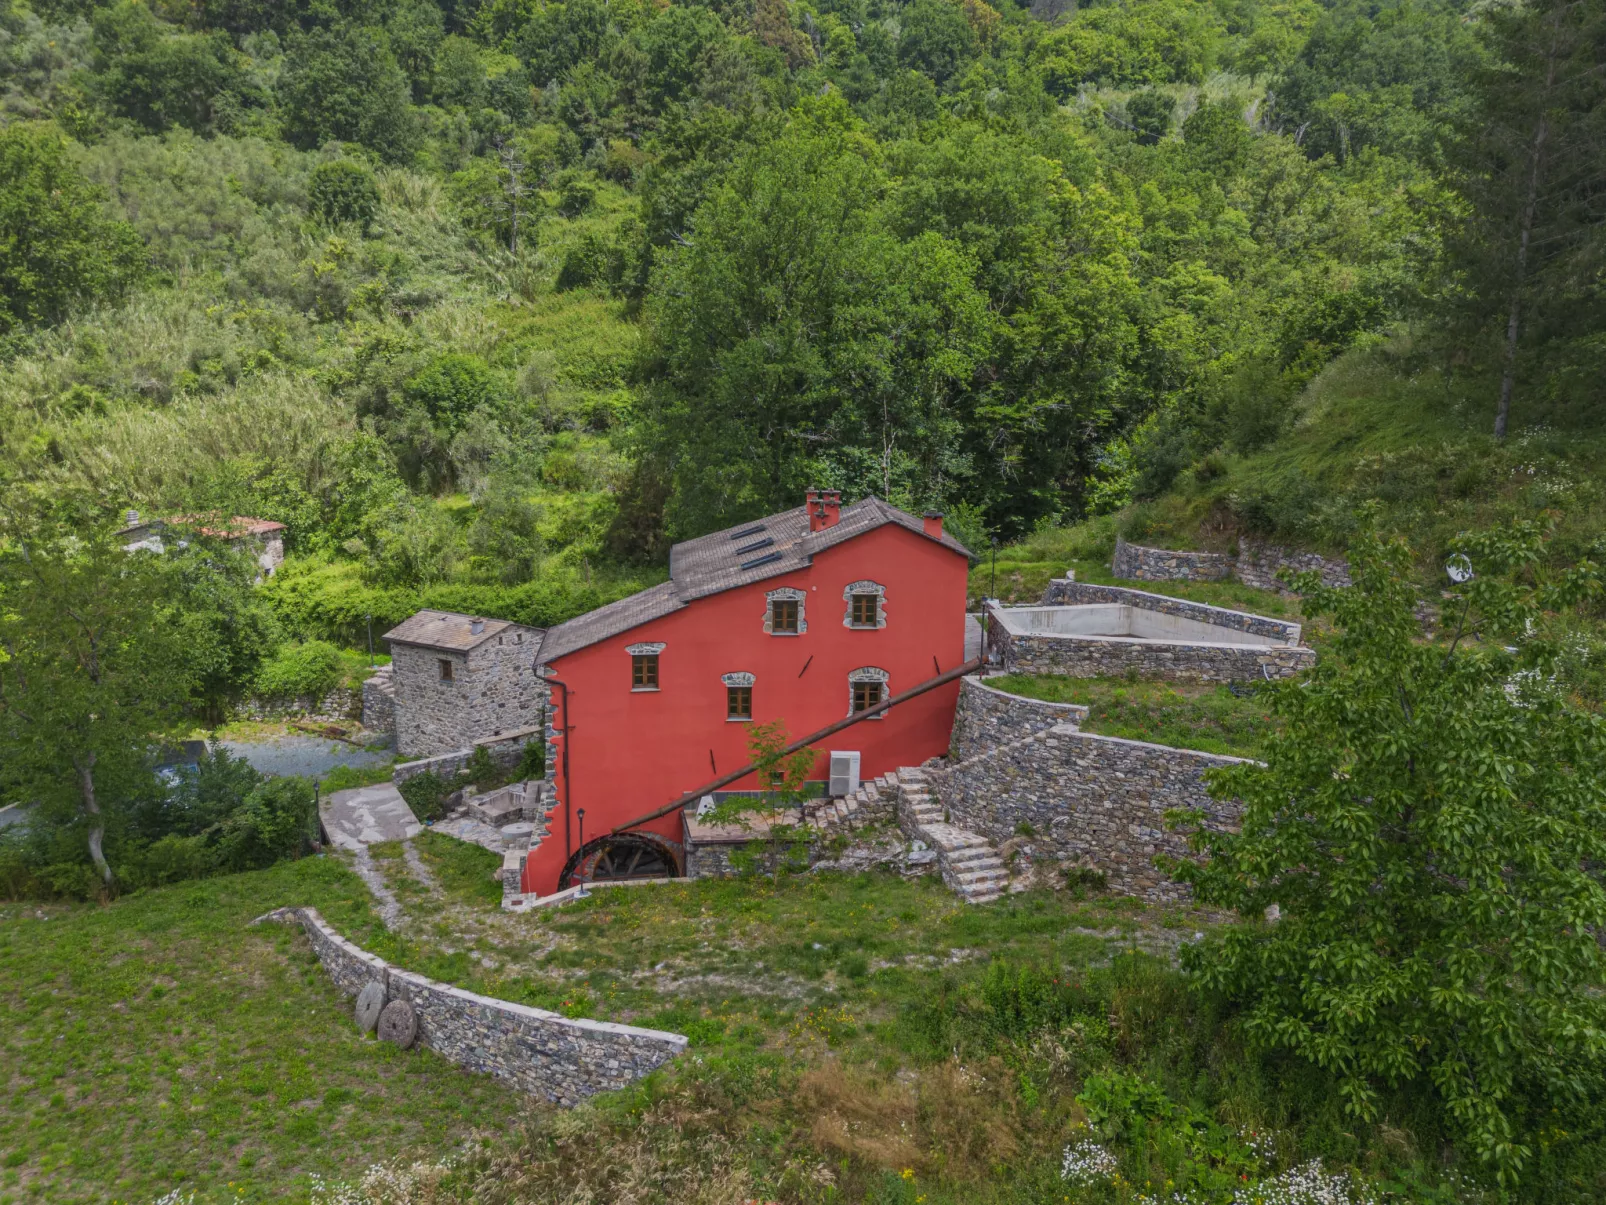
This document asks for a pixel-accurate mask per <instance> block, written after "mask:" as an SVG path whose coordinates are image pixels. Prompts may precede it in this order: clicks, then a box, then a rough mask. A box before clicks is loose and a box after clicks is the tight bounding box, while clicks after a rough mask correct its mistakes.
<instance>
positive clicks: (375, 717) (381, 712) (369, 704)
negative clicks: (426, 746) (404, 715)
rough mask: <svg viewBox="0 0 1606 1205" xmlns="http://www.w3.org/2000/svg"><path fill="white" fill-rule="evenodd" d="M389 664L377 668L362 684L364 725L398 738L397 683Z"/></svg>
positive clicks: (371, 729)
mask: <svg viewBox="0 0 1606 1205" xmlns="http://www.w3.org/2000/svg"><path fill="white" fill-rule="evenodd" d="M393 672H394V671H393V670H392V669H391V668H390V666H388V665H382V666H380V667H379V668H378V669H376V670H375V671H374V672H373V673H372V674H371V675H370V676H369V678H368V681H366V682H364V683H363V684H362V726H363V727H364V728H366V729H367V730H368V731H369V732H382V733H386V734H388V735H389V736H390V738H391V740H392V741H393V742H394V741H395V739H396V684H395V679H394V678H393V677H392V674H393Z"/></svg>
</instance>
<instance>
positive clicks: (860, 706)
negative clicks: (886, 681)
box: [853, 682, 882, 711]
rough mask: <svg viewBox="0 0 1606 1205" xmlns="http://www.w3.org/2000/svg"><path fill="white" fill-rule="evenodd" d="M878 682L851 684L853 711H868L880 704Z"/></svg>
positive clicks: (879, 685)
mask: <svg viewBox="0 0 1606 1205" xmlns="http://www.w3.org/2000/svg"><path fill="white" fill-rule="evenodd" d="M881 688H882V683H880V682H855V683H854V684H853V710H854V711H869V710H870V708H872V707H874V706H875V705H876V704H877V703H879V702H881Z"/></svg>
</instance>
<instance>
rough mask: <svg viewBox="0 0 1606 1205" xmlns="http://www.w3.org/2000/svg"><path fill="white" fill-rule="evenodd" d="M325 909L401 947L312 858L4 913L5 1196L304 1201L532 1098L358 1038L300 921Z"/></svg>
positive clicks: (382, 947) (1, 1137)
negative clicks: (99, 903) (103, 899)
mask: <svg viewBox="0 0 1606 1205" xmlns="http://www.w3.org/2000/svg"><path fill="white" fill-rule="evenodd" d="M285 904H312V905H314V906H316V907H317V908H318V909H319V910H320V911H322V912H323V914H324V915H325V916H326V917H328V918H329V920H330V921H331V923H333V924H334V925H336V926H337V927H338V928H339V929H340V930H341V931H342V932H343V933H345V934H347V935H348V936H350V937H351V938H352V939H353V940H355V941H358V942H360V943H361V944H363V945H365V946H367V947H368V948H369V949H374V950H378V951H381V952H384V953H386V954H391V953H394V945H393V943H390V944H389V945H388V944H387V938H386V936H385V935H384V933H383V930H381V929H379V927H378V925H377V922H376V921H375V919H374V916H373V914H372V912H371V911H370V909H369V897H368V894H367V890H366V888H364V887H363V885H362V884H361V883H360V882H359V881H358V880H357V878H356V877H355V876H354V875H352V874H351V873H349V872H348V871H347V870H346V869H345V868H344V867H343V866H341V865H340V863H339V862H337V861H335V860H333V859H331V858H314V859H308V860H306V861H302V862H296V863H290V864H286V865H281V866H279V867H276V868H274V869H273V870H269V871H263V872H260V873H255V874H245V875H234V876H230V877H227V878H219V879H211V880H206V881H203V882H199V883H192V884H186V885H183V886H178V887H172V888H165V889H162V890H156V891H149V892H142V893H139V894H136V895H133V896H130V897H127V898H124V899H122V900H119V901H118V902H116V903H114V904H112V905H110V906H106V907H95V906H72V907H66V906H61V905H32V904H6V905H0V1099H3V1100H4V1107H3V1108H0V1202H5V1203H7V1205H9V1203H11V1202H17V1203H21V1202H32V1201H52V1202H55V1201H64V1202H73V1201H84V1202H108V1201H122V1202H139V1203H142V1205H143V1203H145V1202H150V1201H152V1200H154V1199H155V1198H157V1197H158V1196H160V1195H162V1194H163V1193H166V1192H168V1191H170V1190H172V1189H174V1188H182V1189H184V1190H185V1192H189V1191H191V1190H193V1191H194V1192H195V1193H196V1201H197V1202H212V1201H225V1200H227V1201H257V1200H267V1199H284V1198H290V1199H298V1198H299V1199H305V1197H306V1195H307V1193H308V1191H309V1188H310V1177H311V1176H312V1175H314V1174H316V1175H320V1176H323V1177H326V1178H339V1179H345V1178H350V1177H352V1176H354V1175H356V1174H358V1173H359V1172H360V1171H361V1170H362V1169H363V1168H365V1167H366V1166H368V1165H369V1164H371V1163H373V1162H375V1161H383V1160H387V1159H390V1158H392V1157H394V1156H396V1155H397V1154H399V1153H401V1152H403V1151H411V1150H421V1151H427V1152H431V1153H434V1154H440V1153H442V1152H444V1151H446V1150H447V1149H449V1148H450V1147H452V1146H454V1145H455V1144H457V1143H458V1142H460V1141H461V1140H462V1139H463V1138H464V1137H465V1136H467V1135H468V1134H469V1133H470V1132H471V1131H472V1130H475V1129H492V1130H494V1129H497V1128H499V1127H501V1126H502V1125H504V1124H506V1123H507V1122H508V1121H509V1120H510V1119H512V1118H515V1117H516V1116H517V1115H518V1114H519V1112H520V1111H521V1109H522V1098H520V1097H518V1096H516V1095H514V1094H512V1093H510V1092H509V1091H508V1090H506V1089H505V1088H503V1087H501V1086H500V1085H499V1084H498V1083H497V1082H496V1081H495V1080H492V1079H490V1078H488V1077H485V1076H479V1075H470V1074H468V1073H465V1072H462V1071H459V1070H457V1069H456V1068H454V1067H452V1066H451V1065H449V1064H447V1063H445V1062H444V1061H442V1060H441V1059H439V1058H437V1057H436V1056H435V1055H433V1054H432V1053H430V1052H428V1051H423V1050H419V1051H411V1052H406V1053H402V1052H398V1051H396V1050H395V1049H394V1048H393V1047H390V1046H387V1045H384V1044H381V1043H379V1042H377V1041H375V1040H373V1039H372V1038H369V1037H364V1036H362V1035H360V1034H358V1032H357V1030H356V1027H355V1026H354V1025H353V1024H352V1023H351V1021H350V1016H349V1006H348V1004H347V1002H346V1001H345V999H344V998H343V997H342V996H341V995H340V994H339V993H338V992H336V991H335V989H334V988H333V987H332V986H331V985H330V983H329V981H328V979H327V978H326V977H325V976H324V974H323V972H322V970H321V969H320V968H319V967H318V965H317V963H316V960H315V959H314V958H313V957H312V955H311V953H310V950H309V949H308V947H307V944H306V941H305V939H304V938H303V937H302V936H301V934H300V931H299V929H294V928H291V927H289V926H284V925H264V926H262V927H260V928H250V927H248V925H247V922H248V921H250V920H251V919H252V918H253V917H255V916H257V915H260V914H261V913H263V912H266V911H268V910H270V909H272V908H275V907H279V906H282V905H285Z"/></svg>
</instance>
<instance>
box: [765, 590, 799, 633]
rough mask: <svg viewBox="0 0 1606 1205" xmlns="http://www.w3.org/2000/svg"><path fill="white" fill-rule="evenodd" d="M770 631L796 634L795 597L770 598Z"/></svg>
mask: <svg viewBox="0 0 1606 1205" xmlns="http://www.w3.org/2000/svg"><path fill="white" fill-rule="evenodd" d="M770 631H772V632H789V633H791V634H792V635H794V636H795V635H797V599H795V598H772V599H770Z"/></svg>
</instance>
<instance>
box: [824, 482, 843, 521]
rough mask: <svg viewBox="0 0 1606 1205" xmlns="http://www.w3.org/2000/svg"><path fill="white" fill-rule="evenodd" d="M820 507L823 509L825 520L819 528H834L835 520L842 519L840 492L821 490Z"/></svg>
mask: <svg viewBox="0 0 1606 1205" xmlns="http://www.w3.org/2000/svg"><path fill="white" fill-rule="evenodd" d="M820 505H821V506H822V507H824V508H825V519H824V520H823V521H822V522H821V523H820V526H821V527H835V526H836V524H837V520H838V519H840V518H841V517H842V491H841V490H821V491H820Z"/></svg>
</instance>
